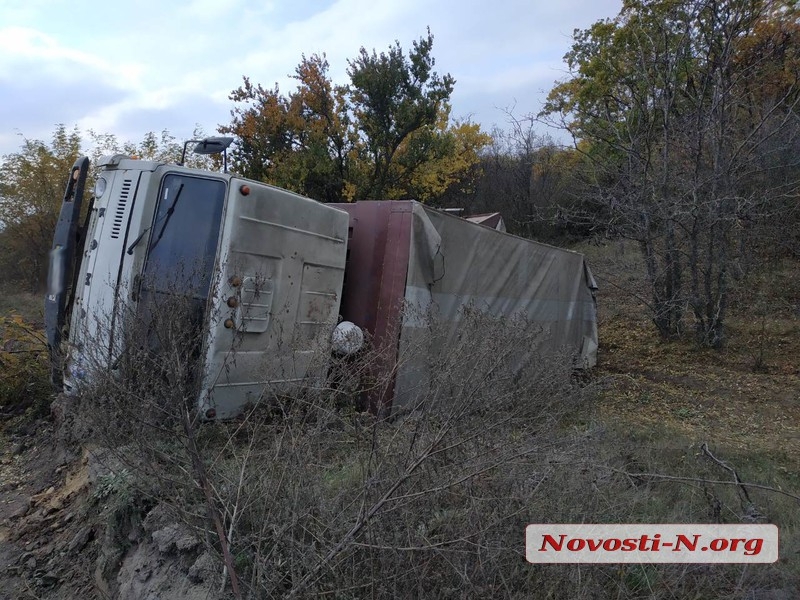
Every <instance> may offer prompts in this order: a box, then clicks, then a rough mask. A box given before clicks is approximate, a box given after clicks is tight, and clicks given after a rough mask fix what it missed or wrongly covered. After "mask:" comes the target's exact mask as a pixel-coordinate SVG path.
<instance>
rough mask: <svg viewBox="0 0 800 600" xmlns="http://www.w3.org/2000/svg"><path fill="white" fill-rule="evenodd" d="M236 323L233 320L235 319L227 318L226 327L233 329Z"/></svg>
mask: <svg viewBox="0 0 800 600" xmlns="http://www.w3.org/2000/svg"><path fill="white" fill-rule="evenodd" d="M235 324H236V323H234V322H233V319H225V328H226V329H233V326H234V325H235Z"/></svg>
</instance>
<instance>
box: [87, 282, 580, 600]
mask: <svg viewBox="0 0 800 600" xmlns="http://www.w3.org/2000/svg"><path fill="white" fill-rule="evenodd" d="M165 300H167V302H166V304H165V305H163V306H159V307H158V309H157V310H155V311H151V312H152V314H149V316H148V318H142V315H141V314H134V313H131V314H129V315H128V316H127V317H126V318H124V319H119V318H118V319H117V320H118V322H119V321H122V322H124V323H125V326H124V327H119V326H118V327H117V331H118V332H124V333H118V336H122V337H119V338H118V340H117V341H116V342H115V343H114V346H115V347H117V348H119V349H120V351H119V352H118V353H117V355H116V356H115V357H113V360H112V368H105V369H103V368H102V365H103V364H104V363H103V361H104V360H105V361H107V357H104V356H98V357H96V358H97V361H96V365H95V368H94V369H90V371H91V377H90V378H89V379H90V380H91V383H90V384H89V385H88V386H87V387H86V389H85V390H82V394H81V408H80V412H81V414H82V421H83V423H84V424H85V425H84V426H85V427H86V428H87V429H88V431H87V432H86V433H89V435H90V437H91V438H93V439H94V441H95V443H97V444H99V445H101V446H103V447H105V448H109V449H111V452H112V455H113V457H114V461H115V462H116V465H117V469H119V468H125V469H127V470H128V472H129V473H131V481H130V484H131V485H132V486H133V487H135V488H136V489H137V490H138V493H139V494H140V495H141V496H142V497H146V498H150V499H151V500H150V501H149V502H148V503H147V505H148V506H149V505H152V502H154V501H158V502H161V503H167V504H168V505H169V506H171V507H172V508H173V509H174V510H173V514H174V515H176V516H177V517H180V518H182V519H183V520H184V521H185V522H187V523H188V524H189V525H191V526H192V527H193V528H195V530H196V531H197V532H198V535H199V536H200V537H201V538H202V539H203V540H204V541H205V542H206V543H207V546H208V548H209V549H210V550H213V551H214V552H216V553H217V554H218V555H220V556H221V555H222V554H223V549H224V547H225V546H228V545H229V546H230V560H229V561H228V562H229V564H228V565H227V566H229V567H232V569H233V570H235V572H236V574H237V575H238V579H239V580H240V585H241V591H242V593H243V594H244V593H245V592H247V593H251V594H253V595H254V596H255V597H280V596H284V595H286V594H292V595H295V596H300V597H305V596H307V595H311V594H320V593H331V594H335V595H339V596H343V597H349V596H360V595H362V594H364V593H366V592H369V593H375V594H381V595H406V594H412V595H425V596H432V597H436V596H437V595H438V596H439V597H446V596H448V595H452V594H458V593H460V592H458V593H457V592H456V590H461V589H464V588H465V586H466V589H471V590H473V593H474V594H475V595H492V594H495V593H504V594H505V593H508V592H509V591H510V590H513V589H523V588H522V587H521V581H520V579H519V578H520V577H522V578H524V577H525V572H526V569H525V566H524V563H523V558H522V556H523V548H522V544H521V539H522V534H523V530H524V525H525V524H526V523H525V521H526V519H527V518H529V517H528V514H527V510H526V506H527V505H528V503H529V502H530V498H531V497H532V496H533V495H534V494H535V493H536V492H537V490H538V489H539V488H540V486H542V485H543V484H544V483H545V481H546V477H547V470H546V467H545V466H543V461H542V460H541V458H542V456H543V455H544V454H545V453H548V452H551V451H552V449H553V448H561V447H563V446H565V444H568V442H565V440H564V436H563V435H561V434H560V433H559V431H558V423H559V422H560V419H561V417H562V416H563V415H564V414H565V413H567V412H569V411H571V410H572V409H573V408H574V407H575V406H576V404H577V403H578V402H579V400H580V398H581V394H580V391H579V390H578V389H577V388H575V387H574V386H573V384H572V383H571V381H570V370H571V367H570V362H571V361H570V359H569V357H568V356H567V355H566V354H565V355H564V356H558V357H550V358H547V359H546V358H544V357H541V356H538V355H536V353H535V352H533V351H532V350H531V348H535V347H536V346H537V345H538V342H539V341H540V340H541V337H542V336H543V333H542V332H541V331H540V329H539V328H537V327H535V326H533V325H532V324H531V323H528V322H526V321H525V320H524V319H521V318H501V319H495V318H491V317H488V316H485V315H483V314H481V313H480V312H479V311H476V310H466V311H464V314H463V315H462V319H461V322H460V326H459V336H458V340H457V341H456V342H455V343H451V344H450V345H448V346H444V345H443V343H442V341H441V340H442V339H443V336H444V335H445V333H446V328H445V326H444V324H440V323H437V322H434V321H433V320H431V321H430V322H428V323H427V324H426V327H425V328H424V335H421V336H418V337H419V347H418V348H412V349H411V351H410V352H409V353H408V354H407V355H408V356H413V357H414V358H419V357H420V356H424V357H425V361H424V362H425V364H426V366H427V367H428V369H427V370H428V372H429V373H430V374H431V376H430V378H429V379H428V380H427V381H426V382H425V386H424V389H420V390H417V392H418V393H417V396H416V398H415V399H414V404H413V405H410V406H406V407H405V408H404V410H402V411H399V414H396V415H395V416H393V417H390V418H378V417H376V416H374V415H371V414H369V413H365V412H361V411H360V410H359V407H363V400H362V398H363V396H364V394H369V393H372V394H378V395H380V394H381V393H382V391H383V390H385V389H387V388H388V387H390V386H392V385H393V382H394V380H395V377H396V375H397V365H387V361H386V360H385V357H384V356H383V352H382V351H381V350H380V349H375V348H369V347H368V348H367V349H365V350H364V351H362V352H361V354H360V355H358V356H355V357H331V356H330V355H327V354H322V353H321V354H320V356H319V357H318V359H319V360H320V361H322V362H325V363H326V364H327V366H328V369H327V372H328V374H329V376H328V377H327V378H326V379H323V380H320V379H319V378H312V379H309V381H308V382H306V384H304V385H303V386H298V388H297V389H296V390H295V392H294V393H290V394H287V393H286V390H285V389H281V390H280V393H273V391H272V390H270V389H265V390H264V394H263V395H262V398H261V399H260V400H259V401H258V402H257V403H255V404H254V405H252V406H251V407H249V408H248V411H247V412H246V414H244V415H242V416H241V417H240V418H238V419H235V420H233V421H230V422H227V423H216V424H210V423H209V424H201V422H200V421H199V418H198V415H196V414H195V410H194V402H195V400H196V398H197V395H198V383H197V382H198V381H199V380H200V377H199V372H198V369H199V364H200V363H199V361H197V360H196V358H197V356H199V352H200V341H201V340H202V336H201V335H198V334H199V333H200V332H199V331H198V330H197V328H196V326H194V325H192V319H191V318H189V317H188V311H189V310H190V307H189V306H181V302H183V301H182V300H181V299H180V298H179V297H177V296H175V297H171V298H166V299H165ZM232 356H233V357H235V350H234V351H233V352H232ZM234 360H235V358H234ZM89 362H92V361H91V360H90V361H89ZM387 366H388V367H389V368H386V367H387ZM217 525H221V527H222V529H223V530H224V536H219V535H217V533H218V531H219V529H216V530H215V526H217ZM223 563H224V561H221V562H220V564H221V565H222V564H223ZM227 566H226V567H227ZM221 568H222V567H221ZM227 570H228V571H230V570H231V569H227ZM228 575H230V572H228ZM410 575H411V576H410ZM448 590H450V591H448Z"/></svg>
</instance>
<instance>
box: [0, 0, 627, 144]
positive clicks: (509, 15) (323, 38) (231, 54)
mask: <svg viewBox="0 0 800 600" xmlns="http://www.w3.org/2000/svg"><path fill="white" fill-rule="evenodd" d="M620 6H621V0H593V1H589V0H560V1H559V2H553V1H550V2H543V1H535V0H534V1H531V0H493V2H491V3H487V2H485V0H462V1H461V2H459V3H450V2H447V3H445V2H430V1H429V0H385V1H381V2H377V1H375V0H304V1H303V2H294V3H290V2H287V1H285V0H176V1H175V2H170V3H164V2H162V1H161V0H138V1H137V2H136V3H127V4H126V3H112V4H106V5H104V6H103V9H102V11H98V10H97V5H96V3H94V2H90V1H89V0H69V1H68V0H2V3H1V5H0V23H3V24H5V25H6V26H5V27H3V28H2V29H0V94H2V101H0V154H3V153H6V152H11V151H14V150H15V149H16V148H18V146H19V143H18V138H17V136H16V133H17V132H22V133H24V134H25V135H27V136H29V137H44V138H47V137H49V134H50V133H51V132H52V128H53V126H54V124H56V123H62V122H63V123H65V124H67V125H68V126H71V125H73V124H78V125H79V126H80V127H82V128H86V127H92V128H94V129H96V130H97V131H99V132H109V133H116V134H117V135H118V137H120V138H132V139H139V138H140V137H141V135H142V134H143V133H144V132H146V131H151V130H154V131H161V130H162V129H164V128H167V129H169V130H170V131H172V132H173V133H174V134H175V135H178V134H179V132H180V131H181V130H185V129H188V130H190V129H191V128H193V126H194V124H195V123H201V124H202V125H203V126H204V128H205V129H206V130H207V131H209V132H211V131H213V130H214V129H215V128H216V126H217V125H218V124H221V123H226V122H228V120H229V118H230V116H229V111H230V109H231V108H232V106H231V103H230V101H229V100H228V94H229V93H230V92H231V90H233V89H234V88H236V87H238V86H239V85H240V84H241V79H242V76H243V75H247V76H249V77H251V79H252V80H253V81H254V82H256V83H261V84H263V85H264V86H267V87H271V86H272V85H273V84H274V83H275V82H278V83H279V84H280V87H281V90H282V91H284V92H288V91H291V90H292V89H293V88H294V86H295V84H296V82H294V81H293V80H292V79H291V78H290V75H291V73H292V72H293V71H294V68H295V66H296V65H297V64H298V63H299V62H300V59H301V56H302V55H303V54H305V55H306V56H309V55H311V54H314V53H319V54H321V53H326V55H327V57H328V60H329V63H330V66H331V71H330V72H331V76H332V77H333V79H334V81H336V82H337V83H345V82H346V81H347V73H346V71H347V60H348V59H352V58H354V57H355V56H356V55H357V53H358V51H359V48H361V47H365V48H367V49H368V50H372V49H376V50H377V51H378V52H382V51H385V50H386V49H387V48H388V47H389V46H390V45H392V44H393V43H394V42H395V41H396V40H397V41H399V42H400V44H401V45H402V46H403V48H404V50H406V52H407V51H408V50H409V49H410V47H411V45H412V42H413V41H414V40H417V39H419V38H420V37H421V36H424V35H425V33H426V29H427V27H430V29H431V31H432V32H433V34H434V36H435V42H434V49H433V53H434V56H435V57H436V61H437V62H436V69H437V70H438V71H439V72H440V73H443V72H449V73H451V74H452V75H453V76H454V77H455V78H456V81H457V83H456V87H455V92H454V94H453V116H455V117H458V116H466V115H467V114H470V113H472V114H473V116H474V119H475V120H476V121H478V122H481V123H483V124H484V125H485V128H486V129H489V128H490V127H491V124H492V123H493V122H498V121H499V122H501V123H502V122H503V121H504V115H503V113H502V111H501V110H499V109H498V107H508V106H511V105H512V104H514V103H515V102H516V106H517V111H518V112H519V113H520V114H526V113H531V112H536V111H538V110H539V109H540V107H541V102H542V100H543V98H544V95H543V94H542V91H543V90H547V89H549V88H550V87H551V86H552V84H553V82H554V81H555V80H556V79H560V78H561V77H563V71H561V70H560V69H562V68H563V65H562V61H561V57H562V56H563V55H564V53H565V52H566V51H567V50H568V49H569V46H570V36H571V33H572V30H573V29H574V28H576V27H581V28H585V27H587V26H588V25H590V24H591V23H592V22H593V21H595V20H597V19H599V18H602V17H611V16H613V15H615V14H616V13H617V12H618V11H619V8H620ZM137 128H142V130H141V131H140V132H139V135H137V134H136V132H137V130H138V129H137ZM189 133H190V131H189ZM9 144H13V146H9Z"/></svg>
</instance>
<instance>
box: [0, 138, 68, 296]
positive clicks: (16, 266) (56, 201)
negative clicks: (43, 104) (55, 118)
mask: <svg viewBox="0 0 800 600" xmlns="http://www.w3.org/2000/svg"><path fill="white" fill-rule="evenodd" d="M80 153H81V138H80V133H79V132H78V130H77V129H73V130H72V131H68V130H67V128H66V127H65V126H64V125H58V126H57V127H56V130H55V131H54V132H53V137H52V139H51V141H50V142H49V143H47V142H44V141H41V140H30V139H27V138H25V139H24V140H23V144H22V149H21V150H20V152H18V153H15V154H9V155H7V156H5V157H4V158H3V164H2V168H0V223H2V231H0V272H2V275H3V279H4V280H5V281H6V282H9V283H11V282H16V283H17V284H19V285H21V286H23V287H24V288H25V289H27V290H28V291H31V292H36V291H39V290H41V289H43V288H44V285H45V282H46V280H47V266H48V261H47V256H48V253H49V251H50V247H51V245H52V241H53V231H54V229H55V225H56V221H57V219H58V212H59V210H60V208H61V199H62V196H63V194H64V185H65V183H66V177H67V175H68V174H69V172H70V168H71V167H72V165H73V163H74V162H75V160H76V159H77V158H78V156H79V155H80Z"/></svg>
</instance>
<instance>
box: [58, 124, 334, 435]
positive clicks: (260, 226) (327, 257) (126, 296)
mask: <svg viewBox="0 0 800 600" xmlns="http://www.w3.org/2000/svg"><path fill="white" fill-rule="evenodd" d="M214 139H216V140H219V138H214ZM201 143H202V142H201ZM198 146H199V145H198ZM81 160H82V161H84V162H82V163H81V164H80V165H78V163H76V167H75V168H73V176H71V177H70V184H69V185H68V187H67V194H65V203H64V205H65V208H64V209H62V219H61V220H60V221H59V228H60V230H57V231H56V236H55V238H56V239H55V241H54V249H53V253H52V254H51V268H50V276H51V277H50V286H49V287H50V289H49V291H48V295H47V298H46V321H47V333H48V341H49V343H50V346H51V353H52V354H53V356H54V359H55V360H57V361H59V363H60V364H61V365H62V367H63V368H62V369H56V370H55V378H56V379H60V381H57V383H61V384H62V385H63V389H64V391H65V392H66V393H75V392H76V391H78V390H79V389H80V387H81V385H82V384H83V383H84V382H89V381H90V380H91V377H92V372H93V371H94V370H95V369H98V368H104V369H113V368H114V365H115V362H116V361H117V360H118V358H119V356H120V354H121V353H122V352H125V348H124V343H123V342H122V339H123V338H124V336H122V335H120V328H121V326H122V324H121V320H123V319H124V318H129V316H126V315H130V314H134V315H138V316H139V318H146V314H147V311H149V310H158V306H159V304H160V300H162V299H164V298H167V297H174V296H175V295H176V294H179V295H183V296H185V298H186V299H187V300H188V301H189V303H190V304H191V306H192V309H193V311H194V313H193V315H194V317H196V318H197V322H198V324H199V325H200V326H201V327H202V335H203V342H202V360H203V361H204V366H203V370H202V372H203V373H204V381H203V382H202V385H201V392H200V395H199V397H198V399H197V407H198V409H199V411H200V413H201V415H202V416H203V417H204V418H207V419H212V418H226V417H231V416H234V415H235V414H237V413H239V412H241V410H242V408H243V407H244V406H245V405H246V404H247V403H249V402H254V401H256V400H257V399H258V397H259V396H260V394H262V393H263V392H264V390H265V387H266V386H269V387H270V388H271V389H272V390H273V391H279V390H280V389H281V387H282V386H290V385H293V384H294V383H296V382H298V381H300V380H302V379H304V378H305V377H307V376H308V375H309V369H311V368H312V358H313V356H314V355H315V353H317V352H319V350H320V349H321V347H324V346H325V345H326V344H329V342H330V336H331V331H332V329H333V328H334V326H335V325H336V323H337V317H338V315H339V303H340V299H341V294H342V282H343V277H344V267H345V258H346V251H347V233H348V222H349V217H348V214H347V213H346V212H344V211H342V210H339V209H336V208H333V207H331V206H327V205H324V204H320V203H318V202H316V201H313V200H310V199H308V198H304V197H302V196H299V195H297V194H294V193H292V192H288V191H286V190H283V189H279V188H276V187H273V186H270V185H266V184H263V183H258V182H254V181H249V180H245V179H242V178H239V177H235V176H232V175H230V174H228V173H215V172H210V171H201V170H196V169H191V168H187V167H184V166H180V165H174V164H165V163H159V162H150V161H142V160H135V159H132V158H129V157H125V156H121V155H115V156H110V157H104V158H103V159H102V160H101V161H100V163H99V164H98V165H96V166H97V168H98V172H97V179H96V185H95V193H94V200H93V202H92V205H91V207H90V210H89V214H88V217H87V223H86V225H85V228H84V229H85V231H84V233H83V236H82V238H83V239H82V241H78V240H77V239H76V238H75V237H74V236H75V233H74V232H75V231H76V230H77V227H76V222H77V214H76V213H77V212H79V211H80V199H79V198H78V199H77V201H76V195H78V194H77V192H78V191H81V192H82V188H83V182H84V181H85V178H86V169H87V168H88V160H86V159H81ZM79 162H80V161H79ZM78 188H80V190H79V189H78ZM70 211H71V213H70ZM65 212H67V213H70V214H69V215H68V217H70V218H65ZM70 232H72V233H70ZM59 234H61V235H59ZM71 254H74V260H71V256H70V255H71ZM70 263H72V264H70ZM70 272H72V274H73V276H72V281H73V285H72V292H71V297H70V298H67V288H68V287H69V286H68V285H67V279H68V277H69V273H70ZM234 351H235V354H236V358H235V360H230V355H231V353H232V352H234Z"/></svg>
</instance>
